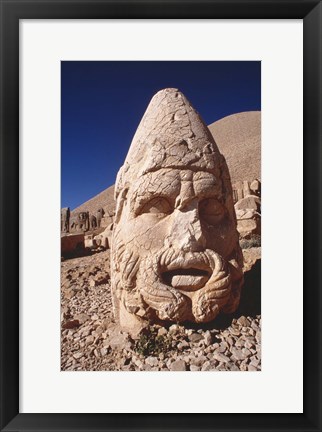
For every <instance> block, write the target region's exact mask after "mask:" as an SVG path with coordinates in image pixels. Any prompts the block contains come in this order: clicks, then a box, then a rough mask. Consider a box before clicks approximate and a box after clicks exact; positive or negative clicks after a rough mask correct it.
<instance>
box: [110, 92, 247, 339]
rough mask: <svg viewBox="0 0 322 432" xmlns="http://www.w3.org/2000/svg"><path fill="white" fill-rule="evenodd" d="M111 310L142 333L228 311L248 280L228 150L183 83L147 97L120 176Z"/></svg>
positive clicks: (235, 304)
mask: <svg viewBox="0 0 322 432" xmlns="http://www.w3.org/2000/svg"><path fill="white" fill-rule="evenodd" d="M115 198H116V215H115V221H114V230H113V235H112V248H111V257H112V267H111V283H112V298H113V307H114V314H115V318H116V320H117V322H119V323H120V325H121V327H122V328H124V329H127V330H128V331H129V332H131V333H136V332H138V331H140V330H142V328H144V327H145V326H147V325H148V324H151V323H159V322H169V321H170V322H174V323H184V322H186V321H191V322H196V323H205V322H209V321H212V320H213V319H214V318H215V317H216V316H217V315H218V314H219V313H220V312H225V313H232V312H234V311H235V310H236V309H237V307H238V304H239V298H240V291H241V286H242V283H243V272H242V254H241V249H240V246H239V242H238V232H237V229H236V216H235V210H234V206H233V196H232V186H231V181H230V176H229V172H228V168H227V165H226V161H225V158H224V157H223V155H222V154H221V153H220V152H219V150H218V147H217V145H216V143H215V141H214V139H213V137H212V135H211V134H210V132H209V129H208V128H207V126H206V125H205V124H204V122H203V120H202V119H201V117H200V116H199V114H198V113H197V112H196V111H195V109H194V108H193V107H192V105H191V104H190V102H189V101H188V100H187V99H186V97H185V96H184V95H183V94H182V93H181V92H179V91H178V90H177V89H172V88H170V89H164V90H161V91H160V92H158V93H157V94H156V95H155V96H154V97H153V98H152V100H151V102H150V104H149V106H148V108H147V110H146V112H145V114H144V116H143V118H142V120H141V123H140V125H139V127H138V129H137V131H136V133H135V135H134V138H133V140H132V143H131V146H130V149H129V152H128V155H127V157H126V159H125V162H124V165H123V166H122V167H121V169H120V171H119V173H118V175H117V180H116V185H115Z"/></svg>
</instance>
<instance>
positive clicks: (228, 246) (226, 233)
mask: <svg viewBox="0 0 322 432" xmlns="http://www.w3.org/2000/svg"><path fill="white" fill-rule="evenodd" d="M207 231H208V235H207V247H209V249H212V250H213V251H215V252H217V253H218V254H219V255H221V256H222V257H223V258H226V257H228V256H229V255H230V254H231V253H232V251H233V250H234V249H235V247H236V243H237V242H238V234H237V231H236V228H235V226H234V224H233V223H232V221H231V220H230V219H228V220H226V221H223V222H222V223H220V224H219V225H218V226H215V227H211V226H208V229H207Z"/></svg>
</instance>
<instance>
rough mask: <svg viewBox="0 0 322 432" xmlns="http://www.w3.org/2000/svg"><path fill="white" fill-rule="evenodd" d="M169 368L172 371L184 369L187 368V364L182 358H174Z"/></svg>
mask: <svg viewBox="0 0 322 432" xmlns="http://www.w3.org/2000/svg"><path fill="white" fill-rule="evenodd" d="M170 370H172V371H185V370H187V365H186V362H185V361H184V360H176V361H174V362H173V363H171V366H170Z"/></svg>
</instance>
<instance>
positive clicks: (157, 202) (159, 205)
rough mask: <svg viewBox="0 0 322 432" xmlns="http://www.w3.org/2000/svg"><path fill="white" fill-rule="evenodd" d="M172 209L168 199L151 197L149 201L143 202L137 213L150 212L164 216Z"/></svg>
mask: <svg viewBox="0 0 322 432" xmlns="http://www.w3.org/2000/svg"><path fill="white" fill-rule="evenodd" d="M171 211H172V208H171V205H170V203H169V201H168V200H167V199H165V198H163V197H157V198H152V199H151V200H150V201H148V202H147V203H145V204H144V205H143V206H142V207H141V209H140V211H139V214H143V213H150V214H155V215H159V216H165V215H168V214H170V213H171Z"/></svg>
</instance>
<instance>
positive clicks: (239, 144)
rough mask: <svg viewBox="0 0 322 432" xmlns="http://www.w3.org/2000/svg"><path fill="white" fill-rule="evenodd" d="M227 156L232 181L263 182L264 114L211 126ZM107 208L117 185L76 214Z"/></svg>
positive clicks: (111, 205) (241, 116) (245, 115)
mask: <svg viewBox="0 0 322 432" xmlns="http://www.w3.org/2000/svg"><path fill="white" fill-rule="evenodd" d="M208 127H209V129H210V132H211V133H212V135H213V137H214V138H215V141H216V143H217V145H218V147H219V149H220V151H221V152H222V153H223V154H224V156H225V158H226V161H227V164H228V168H229V172H230V176H231V180H232V182H233V183H234V182H236V181H239V180H253V179H255V178H259V179H260V178H261V112H260V111H250V112H242V113H238V114H233V115H230V116H228V117H224V118H223V119H221V120H218V121H216V122H215V123H212V124H211V125H209V126H208ZM100 207H103V208H104V209H105V211H107V212H108V213H109V214H111V213H113V212H114V210H115V202H114V185H113V186H110V187H109V188H107V189H105V190H104V191H102V192H101V193H99V194H98V195H96V196H94V197H93V198H91V199H90V200H88V201H86V202H85V203H84V204H82V205H80V206H79V207H77V208H76V209H74V210H73V212H72V213H74V212H77V211H89V212H90V213H92V214H95V213H96V210H97V209H98V208H100Z"/></svg>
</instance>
